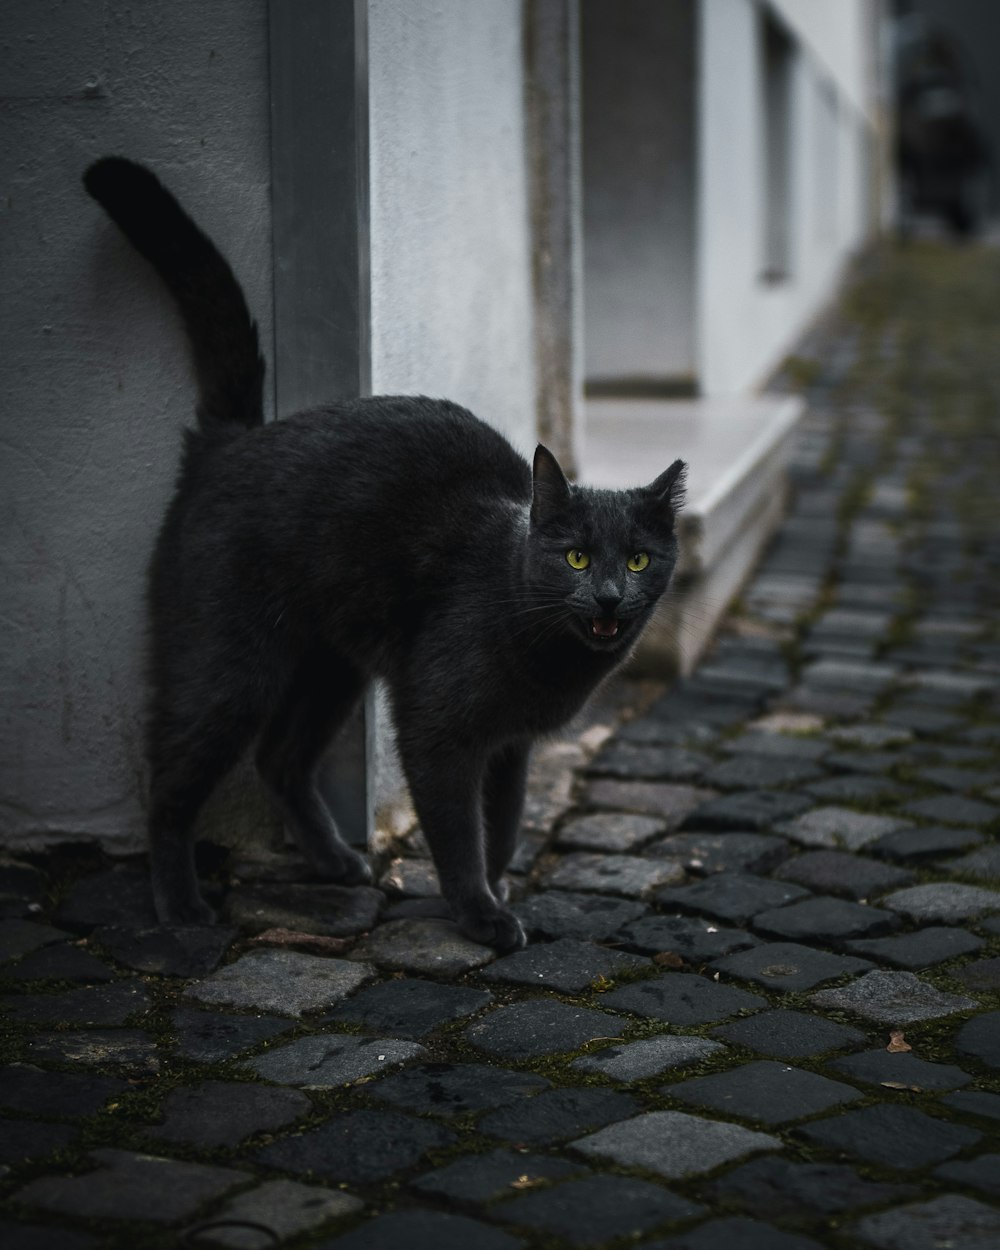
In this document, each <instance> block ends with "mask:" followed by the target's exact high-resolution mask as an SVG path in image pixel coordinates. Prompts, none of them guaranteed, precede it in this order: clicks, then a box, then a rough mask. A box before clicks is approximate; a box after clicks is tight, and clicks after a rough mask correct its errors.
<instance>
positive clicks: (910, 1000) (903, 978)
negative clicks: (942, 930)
mask: <svg viewBox="0 0 1000 1250" xmlns="http://www.w3.org/2000/svg"><path fill="white" fill-rule="evenodd" d="M812 1001H813V1002H814V1003H815V1004H816V1005H817V1006H818V1007H834V1008H840V1009H842V1010H844V1011H850V1012H853V1013H854V1014H855V1015H859V1016H864V1017H865V1018H867V1019H869V1020H876V1021H878V1022H880V1023H882V1024H894V1025H896V1024H912V1023H913V1022H914V1021H916V1020H937V1019H939V1018H940V1017H942V1016H950V1015H953V1014H954V1013H955V1012H956V1011H969V1010H973V1009H975V1008H976V1007H977V1006H978V1005H979V1004H978V1003H977V1002H976V1001H975V999H972V998H968V997H966V996H965V995H963V994H948V993H945V992H944V991H942V990H938V989H936V988H935V987H934V986H933V985H928V984H927V982H926V981H921V980H920V979H919V977H917V976H915V975H914V974H913V973H912V972H868V973H866V974H865V975H864V976H863V977H861V978H860V979H859V980H857V981H852V982H851V983H850V984H849V985H845V986H843V987H842V988H838V989H830V990H820V991H818V992H817V993H816V994H813V995H812Z"/></svg>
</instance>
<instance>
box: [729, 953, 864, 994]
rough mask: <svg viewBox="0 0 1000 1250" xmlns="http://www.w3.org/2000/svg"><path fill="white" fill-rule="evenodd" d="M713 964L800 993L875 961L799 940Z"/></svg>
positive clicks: (757, 980) (742, 975)
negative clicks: (837, 952) (823, 949)
mask: <svg viewBox="0 0 1000 1250" xmlns="http://www.w3.org/2000/svg"><path fill="white" fill-rule="evenodd" d="M712 967H713V968H716V969H718V971H720V972H726V973H729V974H730V975H731V976H734V977H739V978H740V980H742V981H754V982H756V983H757V984H758V985H763V986H764V987H765V988H767V989H772V990H778V991H779V992H781V993H797V992H799V991H800V990H811V989H812V988H813V986H814V985H821V984H822V983H823V982H824V981H832V980H834V979H835V978H836V977H842V976H843V975H844V974H845V973H848V972H861V971H863V970H864V969H866V968H870V967H871V964H870V963H869V962H868V960H866V959H857V958H853V957H850V956H846V955H835V954H833V953H831V952H830V951H818V950H814V949H813V948H812V947H811V946H802V945H801V944H800V943H798V942H768V943H766V944H765V945H762V946H755V947H754V948H753V949H752V950H749V951H741V952H739V953H738V954H736V955H727V956H726V958H725V959H717V960H716V961H715V963H714V964H713V965H712Z"/></svg>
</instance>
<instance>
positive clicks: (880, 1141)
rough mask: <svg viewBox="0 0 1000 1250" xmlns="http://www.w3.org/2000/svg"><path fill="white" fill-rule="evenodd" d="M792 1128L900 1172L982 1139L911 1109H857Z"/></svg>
mask: <svg viewBox="0 0 1000 1250" xmlns="http://www.w3.org/2000/svg"><path fill="white" fill-rule="evenodd" d="M798 1131H799V1132H800V1133H801V1134H802V1136H803V1137H806V1138H807V1139H808V1140H809V1141H812V1142H816V1143H817V1144H818V1145H821V1146H827V1147H829V1148H832V1149H834V1150H846V1151H848V1153H850V1154H854V1155H857V1156H859V1157H860V1158H862V1159H865V1160H867V1161H868V1162H869V1163H877V1164H879V1165H880V1166H882V1167H887V1168H896V1169H898V1170H900V1171H912V1170H913V1169H915V1168H924V1167H927V1165H928V1164H931V1163H940V1162H942V1161H943V1160H945V1159H950V1158H951V1156H952V1155H955V1154H958V1153H959V1151H960V1150H965V1149H966V1148H967V1147H969V1146H974V1145H975V1144H976V1143H977V1142H978V1141H980V1140H981V1139H982V1133H980V1132H979V1131H978V1130H976V1129H970V1128H964V1127H962V1126H960V1125H957V1124H950V1123H949V1122H948V1121H947V1120H939V1119H937V1118H936V1117H934V1116H929V1115H925V1114H924V1112H923V1111H918V1110H917V1109H916V1108H915V1107H891V1106H875V1107H863V1108H862V1109H861V1110H860V1111H848V1112H845V1113H844V1114H843V1115H841V1116H838V1117H835V1118H829V1119H826V1120H816V1121H814V1122H813V1123H812V1124H807V1125H806V1126H805V1127H804V1128H801V1129H799V1130H798Z"/></svg>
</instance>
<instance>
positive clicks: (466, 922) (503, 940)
mask: <svg viewBox="0 0 1000 1250" xmlns="http://www.w3.org/2000/svg"><path fill="white" fill-rule="evenodd" d="M458 927H459V928H460V929H461V930H462V932H463V933H464V934H465V936H466V937H467V938H471V940H472V941H473V942H479V943H480V944H481V945H483V946H492V947H493V949H494V950H496V951H513V950H517V949H518V948H519V947H521V946H525V945H526V944H527V941H528V939H527V937H526V936H525V933H524V929H523V928H522V927H521V922H520V920H518V918H517V917H516V916H515V915H514V913H513V912H510V911H508V910H507V909H506V908H503V909H502V910H498V911H495V912H493V913H492V914H491V915H487V916H477V917H470V916H463V917H462V918H461V919H460V920H459V922H458Z"/></svg>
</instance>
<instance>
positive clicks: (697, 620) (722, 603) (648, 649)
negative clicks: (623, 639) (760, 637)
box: [580, 395, 804, 673]
mask: <svg viewBox="0 0 1000 1250" xmlns="http://www.w3.org/2000/svg"><path fill="white" fill-rule="evenodd" d="M803 412H804V405H803V403H802V401H801V399H799V397H798V396H788V395H750V396H742V395H741V396H731V397H725V398H713V399H591V400H588V401H587V403H586V421H585V437H584V443H583V451H582V455H581V458H580V461H581V474H580V480H581V482H583V483H585V484H587V485H589V486H605V487H611V488H614V489H620V488H622V487H627V486H636V485H640V484H645V483H646V482H649V481H652V479H653V478H654V477H656V475H657V474H658V473H660V472H662V470H663V469H665V468H666V467H667V465H669V464H670V463H671V461H673V460H675V459H676V458H677V457H678V456H680V457H681V458H682V459H683V460H686V461H687V463H688V466H689V471H688V492H687V503H686V504H685V507H684V510H683V512H682V513H681V515H680V518H679V520H678V536H679V539H680V546H681V557H680V562H679V564H678V569H677V573H676V577H675V582H674V592H673V593H672V594H671V596H670V597H669V599H668V600H667V602H666V604H665V606H664V607H663V608H662V609H661V610H660V612H659V613H658V614H657V618H656V620H655V622H654V624H653V625H652V626H651V627H650V629H649V630H647V633H646V636H645V637H644V639H643V642H642V645H641V646H640V648H639V651H638V653H637V655H636V660H635V665H636V668H637V670H639V671H642V672H647V673H667V672H676V671H680V672H684V673H687V672H690V671H691V669H692V668H693V667H694V665H695V664H696V663H697V660H698V657H699V656H700V655H701V653H702V651H703V650H704V649H705V647H706V646H707V644H708V642H709V641H710V640H711V637H712V635H713V633H714V631H715V628H716V625H717V624H718V622H719V619H720V618H721V616H722V614H723V613H724V612H725V610H726V607H727V605H728V604H729V602H730V601H731V600H732V599H733V597H734V596H735V595H737V594H738V593H739V590H740V588H741V586H742V585H743V583H744V581H745V580H746V578H747V577H748V575H749V574H750V572H751V571H752V570H753V568H754V565H755V564H756V562H757V559H758V557H759V555H760V553H761V551H762V550H763V548H764V546H765V544H766V543H767V540H768V539H769V538H770V536H771V534H772V533H773V532H774V530H775V528H776V527H777V525H778V523H779V522H780V520H781V517H782V514H783V510H784V503H785V498H786V494H787V470H788V463H789V460H790V458H791V452H792V441H793V438H794V434H795V430H796V426H797V425H798V423H799V421H800V419H801V417H802V414H803Z"/></svg>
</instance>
